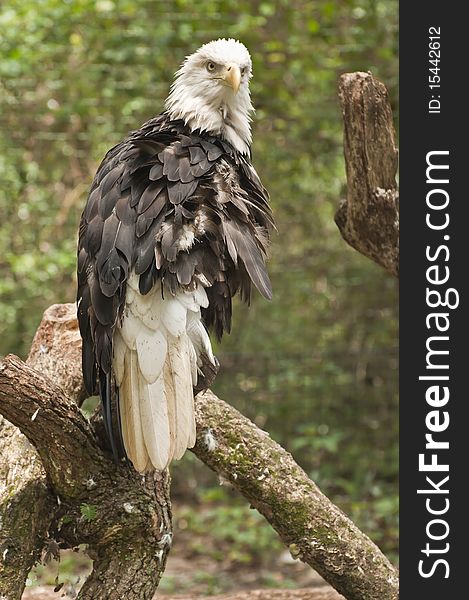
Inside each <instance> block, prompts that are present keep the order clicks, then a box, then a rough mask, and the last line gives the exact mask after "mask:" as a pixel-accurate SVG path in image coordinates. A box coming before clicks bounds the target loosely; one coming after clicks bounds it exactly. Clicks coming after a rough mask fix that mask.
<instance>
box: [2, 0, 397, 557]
mask: <svg viewBox="0 0 469 600" xmlns="http://www.w3.org/2000/svg"><path fill="white" fill-rule="evenodd" d="M397 17H398V3H397V0H342V1H330V0H318V1H315V2H307V1H304V0H288V1H287V0H278V1H276V2H273V1H270V0H260V1H254V0H252V1H239V0H238V1H235V0H198V2H196V3H195V2H192V1H188V0H168V1H165V2H160V1H157V0H154V1H150V0H141V1H139V2H136V1H129V0H97V1H94V0H6V1H4V2H3V3H2V5H1V7H0V46H1V61H0V121H1V134H0V211H1V230H0V294H1V299H0V355H1V354H5V353H7V352H14V353H17V354H19V355H20V356H23V357H24V356H25V355H26V354H27V351H28V347H29V345H30V342H31V339H32V336H33V334H34V331H35V328H36V327H37V325H38V323H39V321H40V318H41V314H42V311H43V310H44V309H45V308H46V307H47V306H49V305H50V304H52V303H55V302H72V301H74V298H75V273H74V271H75V247H76V231H77V226H78V221H79V217H80V213H81V210H82V208H83V205H84V202H85V199H86V195H87V190H88V188H89V185H90V182H91V179H92V177H93V174H94V171H95V169H96V167H97V164H98V162H99V161H100V160H101V158H102V156H103V155H104V153H105V152H106V151H107V150H108V149H109V148H110V147H111V146H112V145H114V144H115V143H117V142H118V141H119V140H120V139H122V137H123V136H124V135H125V134H126V133H127V132H128V131H129V130H130V129H134V128H136V127H138V126H139V125H140V124H141V123H142V122H143V121H145V120H146V119H148V118H149V117H151V116H153V115H155V114H157V113H158V112H159V111H160V110H161V109H162V106H163V101H164V99H165V97H166V95H167V93H168V88H169V84H170V82H171V80H172V76H173V73H174V71H175V70H176V69H177V67H178V65H179V63H180V62H181V60H182V59H183V58H184V56H185V55H186V54H188V53H191V52H192V51H194V50H195V49H196V48H197V47H198V46H199V45H200V44H202V43H204V42H207V41H209V40H211V39H214V38H218V37H229V36H232V37H236V38H239V39H241V40H242V41H243V42H244V43H245V44H246V45H247V46H248V48H249V49H250V51H251V54H252V58H253V63H254V78H253V80H252V86H251V89H252V95H253V100H254V104H255V106H256V108H257V113H256V118H255V123H254V149H253V152H254V164H255V166H256V168H257V170H258V172H259V174H260V176H261V178H262V179H263V181H264V183H265V185H266V187H268V189H269V191H270V194H271V198H272V206H273V210H274V214H275V217H276V221H277V225H278V234H277V235H276V236H275V237H274V239H273V245H272V252H271V260H270V267H269V268H270V272H271V275H272V281H273V287H274V294H275V295H274V300H273V301H272V302H271V303H267V302H265V301H263V300H262V299H261V298H255V301H254V302H253V305H252V306H251V308H250V309H249V310H247V309H246V308H245V307H243V306H241V305H238V306H237V307H236V309H235V315H234V330H233V333H232V334H231V336H228V337H226V338H225V339H224V340H223V343H222V344H221V346H220V347H219V348H218V349H217V353H218V356H219V359H220V361H221V364H222V369H221V373H220V375H219V376H218V379H217V381H216V383H215V385H214V391H215V392H216V393H217V394H219V395H220V396H221V397H222V398H224V399H225V400H227V401H229V402H230V403H232V404H234V405H235V406H236V407H238V408H239V409H240V410H241V411H242V412H243V413H245V414H246V415H248V416H249V417H250V418H252V419H253V420H254V421H255V422H256V423H257V424H258V425H260V426H261V427H262V428H263V429H266V430H268V431H269V432H270V433H271V435H272V436H273V437H274V438H275V439H277V440H278V441H279V442H280V443H282V444H283V445H284V446H285V447H286V448H288V449H289V450H290V451H291V452H292V453H293V455H294V456H295V458H296V459H297V460H298V461H299V463H300V464H301V465H302V466H303V467H304V468H305V470H306V471H307V472H308V473H310V474H311V476H312V477H313V478H314V479H315V481H316V482H317V483H318V484H319V485H320V487H321V488H322V490H323V491H324V492H325V493H326V494H327V495H328V496H329V497H330V498H331V499H332V500H333V501H334V502H335V503H337V504H338V505H339V506H341V507H342V508H343V509H344V510H345V512H347V513H348V514H349V515H350V516H351V517H352V518H353V519H354V520H355V521H356V523H357V524H358V525H359V526H360V527H361V528H363V529H364V531H366V532H367V533H368V534H369V535H370V536H371V537H372V538H373V539H374V540H375V541H376V542H377V543H378V544H379V545H380V546H381V547H382V548H383V550H384V551H385V552H387V553H388V554H389V555H390V556H391V557H395V556H396V551H397V507H398V505H397V464H398V449H397V423H398V419H397V415H398V413H397V410H398V403H397V285H396V282H395V281H394V280H393V279H392V278H391V277H390V276H388V275H387V274H386V273H385V272H384V271H382V270H381V269H380V268H379V267H377V266H376V265H375V264H373V263H371V262H370V261H369V260H367V259H366V258H364V257H362V256H361V255H359V254H358V253H356V252H355V251H353V250H352V249H351V248H349V247H348V246H347V245H346V244H345V243H344V242H343V241H342V239H341V237H340V234H339V232H338V230H337V228H336V226H335V224H334V221H333V215H334V212H335V210H336V207H337V205H338V202H339V200H340V199H341V198H342V197H344V195H345V171H344V161H343V145H342V122H341V114H340V108H339V105H338V100H337V93H336V85H337V79H338V75H339V74H340V73H343V72H346V71H353V70H362V71H368V70H370V71H372V72H373V74H375V75H376V76H377V77H378V78H380V79H381V80H382V81H383V82H384V83H385V84H386V86H387V87H388V89H389V92H390V97H391V101H392V104H393V110H394V114H395V115H396V117H397V114H398V106H397V65H398V63H397ZM173 474H174V494H175V496H176V499H177V500H178V501H179V502H180V503H181V505H184V507H185V508H184V511H186V513H187V514H186V513H184V514H185V517H184V519H185V521H184V522H185V524H186V525H185V527H184V528H185V529H187V527H188V526H190V527H193V528H195V529H194V531H195V530H196V529H197V527H199V528H202V529H203V528H204V527H205V528H206V529H207V528H208V529H210V528H212V529H214V530H215V529H216V535H219V536H222V537H223V536H224V535H225V533H226V532H224V529H223V524H225V528H227V527H228V523H231V525H230V527H231V529H230V527H228V529H230V531H229V532H228V533H226V536H225V538H226V540H227V544H228V546H229V547H230V548H235V549H236V548H237V547H238V546H236V544H239V547H240V548H241V549H242V551H241V555H242V556H244V560H245V561H246V560H247V561H249V560H255V558H256V557H255V553H256V548H255V546H256V543H257V542H256V539H257V541H258V542H259V540H260V542H259V543H261V546H262V540H264V538H263V537H262V536H263V535H264V537H265V536H267V537H266V538H265V539H267V540H268V542H265V540H264V546H262V553H264V554H265V553H266V549H267V548H277V546H275V544H273V545H272V543H271V541H270V540H271V537H270V536H271V535H272V536H274V537H275V534H273V533H272V534H270V532H268V533H265V534H262V535H261V534H260V537H258V538H256V539H251V538H249V536H248V537H247V539H244V538H243V537H242V533H243V528H244V529H245V528H246V522H247V520H246V519H247V517H246V513H245V511H247V510H248V509H247V508H246V509H245V508H244V503H243V501H242V500H237V499H236V498H235V497H234V496H233V494H232V493H230V492H229V491H227V490H226V489H225V488H217V485H218V484H217V482H216V481H215V479H214V478H213V476H212V475H211V474H210V473H208V471H207V469H206V468H205V467H204V466H203V465H200V464H199V463H198V462H197V461H196V459H195V458H194V457H193V456H192V455H190V454H188V455H187V456H186V457H185V458H184V460H183V461H182V462H181V463H179V464H178V465H177V466H176V467H175V468H174V469H173ZM208 507H210V511H209V510H208ZM217 511H219V512H218V513H217ZM223 511H224V512H223ZM230 511H231V512H230ZM207 513H209V514H207ZM250 514H252V513H248V516H249V515H250ZM217 515H218V516H217ZM220 515H222V516H220ZM249 518H252V517H250V516H249ZM204 519H205V520H204ZM217 519H218V521H217ZM233 523H237V525H236V526H234V527H233ZM188 524H189V525H188ZM256 527H261V524H260V522H259V523H258V526H257V525H256ZM232 530H233V531H232ZM263 531H264V530H263ZM225 538H223V539H225ZM272 539H273V538H272ZM226 540H225V541H226ZM243 549H244V550H243ZM202 550H203V549H202ZM243 551H244V552H245V554H244V555H243ZM194 552H195V550H194ZM246 552H247V555H246ZM246 556H247V558H246ZM238 558H239V557H238ZM214 560H216V557H214ZM233 560H234V561H236V560H238V559H237V558H236V557H235V558H233Z"/></svg>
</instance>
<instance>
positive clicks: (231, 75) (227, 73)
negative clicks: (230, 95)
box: [221, 63, 241, 94]
mask: <svg viewBox="0 0 469 600" xmlns="http://www.w3.org/2000/svg"><path fill="white" fill-rule="evenodd" d="M221 78H222V79H223V81H225V82H226V83H227V84H228V85H229V86H230V87H231V88H232V90H233V92H234V93H235V94H237V93H238V90H239V86H240V84H241V71H240V68H239V67H238V65H237V64H235V63H230V64H228V65H226V66H225V68H224V69H223V72H222V75H221Z"/></svg>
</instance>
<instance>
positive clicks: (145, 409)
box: [113, 274, 215, 472]
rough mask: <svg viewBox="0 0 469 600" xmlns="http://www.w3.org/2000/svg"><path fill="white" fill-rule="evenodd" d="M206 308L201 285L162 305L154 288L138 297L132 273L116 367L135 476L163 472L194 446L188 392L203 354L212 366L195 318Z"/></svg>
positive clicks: (191, 403)
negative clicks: (136, 471) (136, 473)
mask: <svg viewBox="0 0 469 600" xmlns="http://www.w3.org/2000/svg"><path fill="white" fill-rule="evenodd" d="M207 304H208V299H207V294H206V292H205V289H204V288H203V287H202V286H201V285H199V286H198V287H197V288H196V290H195V291H193V292H183V291H181V292H180V293H179V294H178V295H177V296H171V294H170V293H169V292H166V293H165V297H164V299H163V297H162V295H161V288H160V285H159V284H157V285H156V286H155V288H154V289H153V290H152V291H151V292H150V293H149V294H148V295H147V296H141V295H140V293H139V292H138V279H137V278H136V277H135V275H134V274H131V278H130V281H129V287H128V290H127V295H126V307H125V310H124V314H123V318H122V322H121V323H120V326H119V327H118V328H117V330H116V333H115V337H114V356H113V369H114V374H115V381H116V385H117V386H118V387H119V403H120V415H121V422H122V436H123V442H124V446H125V449H126V452H127V455H128V457H129V459H130V460H131V461H132V463H133V465H134V467H135V468H136V469H137V470H138V471H140V472H144V471H147V470H151V469H161V470H162V469H164V468H166V467H167V466H168V464H169V463H170V461H171V460H172V459H173V458H175V459H179V458H181V457H182V456H183V454H184V452H185V450H186V448H191V447H192V446H193V445H194V444H195V437H196V427H195V415H194V398H193V386H195V385H196V383H197V374H198V369H197V367H198V366H200V365H201V360H200V353H201V352H203V353H205V354H207V356H209V358H210V360H212V361H213V362H215V359H214V358H213V353H212V348H211V345H210V339H209V337H208V334H207V332H206V330H205V327H204V326H203V324H202V322H201V316H200V307H201V306H207Z"/></svg>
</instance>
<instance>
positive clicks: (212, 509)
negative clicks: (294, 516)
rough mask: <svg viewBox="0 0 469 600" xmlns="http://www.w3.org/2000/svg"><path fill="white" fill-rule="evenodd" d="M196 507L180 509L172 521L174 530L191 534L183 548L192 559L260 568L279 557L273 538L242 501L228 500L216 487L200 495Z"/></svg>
mask: <svg viewBox="0 0 469 600" xmlns="http://www.w3.org/2000/svg"><path fill="white" fill-rule="evenodd" d="M199 507H200V509H199V510H194V509H193V508H192V507H191V508H182V509H180V510H179V511H178V514H177V518H176V527H177V528H179V529H180V530H182V531H184V530H188V531H190V532H191V536H190V538H189V539H188V541H187V544H188V545H189V547H190V550H191V554H192V555H194V556H211V558H212V559H213V560H215V561H218V562H220V563H222V562H228V563H229V564H232V565H241V564H249V565H253V564H258V565H262V564H266V563H267V564H268V563H269V562H270V561H271V560H272V556H275V555H276V554H279V553H280V551H281V549H282V544H281V542H280V541H279V538H278V536H277V534H276V533H275V532H274V530H273V529H272V528H271V527H270V526H269V525H268V524H267V523H266V522H265V520H264V518H263V517H262V516H261V515H260V514H259V513H258V512H257V511H255V510H252V509H250V508H249V506H247V505H246V503H245V502H243V501H242V499H239V498H236V499H235V498H231V497H230V496H229V495H228V494H226V493H225V492H224V490H223V489H222V488H220V487H218V488H210V489H208V490H206V491H202V493H201V494H200V498H199ZM208 538H209V539H210V544H207V539H208Z"/></svg>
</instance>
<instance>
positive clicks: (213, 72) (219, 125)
mask: <svg viewBox="0 0 469 600" xmlns="http://www.w3.org/2000/svg"><path fill="white" fill-rule="evenodd" d="M251 77H252V62H251V57H250V55H249V52H248V51H247V48H246V47H245V46H244V45H243V44H242V43H241V42H238V41H237V40H233V39H228V40H225V39H220V40H216V41H213V42H209V43H208V44H204V45H203V46H202V47H201V48H199V49H198V50H197V52H194V54H191V55H190V56H188V57H187V58H186V60H185V61H184V63H183V64H182V66H181V68H180V69H179V71H177V73H176V78H175V80H174V83H173V85H172V86H171V91H170V94H169V96H168V98H167V100H166V105H165V107H166V110H167V112H168V114H169V116H170V117H171V118H172V119H183V120H184V122H185V123H186V125H188V126H189V127H190V128H191V130H192V131H194V130H196V129H200V130H201V131H206V132H208V133H211V134H213V135H219V136H220V137H222V138H224V139H225V140H227V141H228V142H230V144H232V145H233V146H234V147H235V148H236V149H237V150H239V151H240V152H243V153H248V152H249V147H250V145H251V125H250V124H251V116H250V115H251V113H252V112H253V111H254V108H253V106H252V103H251V97H250V93H249V80H250V78H251Z"/></svg>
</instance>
